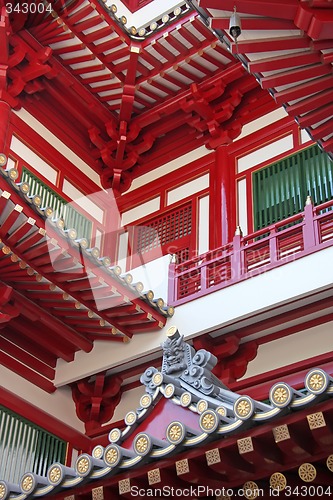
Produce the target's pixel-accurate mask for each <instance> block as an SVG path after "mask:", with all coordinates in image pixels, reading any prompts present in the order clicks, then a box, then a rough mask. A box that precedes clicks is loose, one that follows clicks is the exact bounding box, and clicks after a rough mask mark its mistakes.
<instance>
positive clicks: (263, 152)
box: [237, 134, 294, 173]
mask: <svg viewBox="0 0 333 500" xmlns="http://www.w3.org/2000/svg"><path fill="white" fill-rule="evenodd" d="M293 144H294V143H293V136H292V134H290V135H287V136H286V137H283V138H282V139H279V140H278V141H274V142H271V143H270V144H267V146H263V147H262V148H258V149H256V150H255V151H253V152H252V153H249V154H247V155H245V156H242V157H241V158H239V159H238V165H237V169H238V172H239V173H240V172H244V171H245V170H247V169H249V168H251V167H254V166H255V165H259V164H260V163H262V162H264V161H266V160H269V159H270V158H274V157H275V156H277V155H279V154H281V153H284V152H285V151H288V150H289V149H292V147H293Z"/></svg>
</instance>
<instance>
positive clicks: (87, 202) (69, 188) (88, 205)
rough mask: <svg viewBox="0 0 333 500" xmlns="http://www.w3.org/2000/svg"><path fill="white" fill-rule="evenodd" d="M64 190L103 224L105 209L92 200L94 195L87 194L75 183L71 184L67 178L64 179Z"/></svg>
mask: <svg viewBox="0 0 333 500" xmlns="http://www.w3.org/2000/svg"><path fill="white" fill-rule="evenodd" d="M62 190H63V192H64V193H65V194H66V195H67V196H69V198H71V199H72V200H73V201H75V203H76V204H77V205H79V207H81V208H83V210H85V211H86V212H87V213H88V214H90V215H91V216H92V217H94V218H95V219H96V220H98V222H100V223H101V224H102V223H103V218H104V210H102V209H101V208H100V207H99V206H98V205H97V204H96V203H94V202H93V201H92V199H91V198H92V197H93V195H91V196H89V195H87V196H85V195H84V194H83V193H81V191H79V190H78V189H77V188H76V187H75V186H73V184H71V183H70V182H69V181H68V180H67V179H64V182H63V185H62Z"/></svg>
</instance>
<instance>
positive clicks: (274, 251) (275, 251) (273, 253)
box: [269, 227, 279, 264]
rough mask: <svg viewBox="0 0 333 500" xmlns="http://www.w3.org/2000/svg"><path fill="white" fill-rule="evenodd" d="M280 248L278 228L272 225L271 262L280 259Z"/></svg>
mask: <svg viewBox="0 0 333 500" xmlns="http://www.w3.org/2000/svg"><path fill="white" fill-rule="evenodd" d="M278 260H279V259H278V248H277V238H276V228H275V227H272V228H271V231H270V240H269V261H270V264H275V263H276V262H277V261H278Z"/></svg>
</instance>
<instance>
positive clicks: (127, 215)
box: [121, 196, 161, 226]
mask: <svg viewBox="0 0 333 500" xmlns="http://www.w3.org/2000/svg"><path fill="white" fill-rule="evenodd" d="M160 203H161V199H160V197H159V196H157V197H156V198H153V199H152V200H149V201H146V203H142V204H141V205H139V206H138V207H135V208H131V209H130V210H127V212H124V213H123V214H122V219H121V224H122V226H126V225H127V224H131V222H134V221H136V220H138V219H142V217H146V216H147V215H150V214H152V213H154V212H157V210H159V209H160Z"/></svg>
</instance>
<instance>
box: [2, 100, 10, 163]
mask: <svg viewBox="0 0 333 500" xmlns="http://www.w3.org/2000/svg"><path fill="white" fill-rule="evenodd" d="M10 114H11V107H10V105H9V104H8V103H7V102H5V101H0V153H5V154H7V153H8V147H9V125H10Z"/></svg>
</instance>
